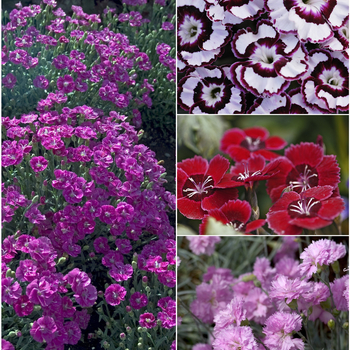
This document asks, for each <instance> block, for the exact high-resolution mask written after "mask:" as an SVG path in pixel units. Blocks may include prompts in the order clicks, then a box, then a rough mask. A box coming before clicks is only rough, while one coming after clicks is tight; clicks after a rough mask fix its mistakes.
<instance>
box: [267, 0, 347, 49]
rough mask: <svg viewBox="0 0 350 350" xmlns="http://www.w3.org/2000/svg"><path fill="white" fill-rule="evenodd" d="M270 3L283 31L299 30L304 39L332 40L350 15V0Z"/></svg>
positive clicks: (294, 0) (269, 7) (272, 0)
mask: <svg viewBox="0 0 350 350" xmlns="http://www.w3.org/2000/svg"><path fill="white" fill-rule="evenodd" d="M266 6H267V8H268V10H269V11H270V13H269V15H270V18H271V20H272V21H273V23H274V25H275V27H276V29H277V30H278V31H279V32H281V33H297V35H298V37H299V38H300V40H301V41H303V42H306V41H310V42H314V43H320V42H324V41H326V40H328V39H330V38H331V37H333V30H335V29H339V28H340V27H342V26H343V25H344V24H345V23H346V21H347V19H348V16H349V2H348V0H283V1H281V0H267V1H266Z"/></svg>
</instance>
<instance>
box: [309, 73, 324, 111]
mask: <svg viewBox="0 0 350 350" xmlns="http://www.w3.org/2000/svg"><path fill="white" fill-rule="evenodd" d="M315 88H316V87H315V82H314V81H313V80H308V81H307V82H306V83H305V84H304V85H303V96H304V98H305V101H306V103H308V104H309V105H312V106H315V107H317V108H321V110H326V111H327V110H328V107H327V105H326V103H325V102H324V101H323V100H321V99H319V98H318V97H317V96H316V94H315Z"/></svg>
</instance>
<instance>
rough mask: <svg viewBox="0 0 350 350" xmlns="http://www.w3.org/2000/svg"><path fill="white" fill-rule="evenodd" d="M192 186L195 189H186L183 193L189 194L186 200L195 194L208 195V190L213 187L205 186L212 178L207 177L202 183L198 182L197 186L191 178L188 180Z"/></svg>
mask: <svg viewBox="0 0 350 350" xmlns="http://www.w3.org/2000/svg"><path fill="white" fill-rule="evenodd" d="M188 179H189V180H190V181H191V182H192V183H193V185H194V187H195V188H186V189H185V190H183V192H191V193H189V194H188V195H187V197H188V198H191V197H193V196H194V195H196V194H200V195H201V194H202V193H205V194H208V189H209V188H213V187H214V186H213V185H209V186H206V185H207V184H208V183H209V182H210V181H212V177H211V176H208V177H207V178H206V179H205V181H204V182H203V183H201V182H199V183H198V184H197V183H196V182H195V181H194V180H193V179H192V177H189V178H188Z"/></svg>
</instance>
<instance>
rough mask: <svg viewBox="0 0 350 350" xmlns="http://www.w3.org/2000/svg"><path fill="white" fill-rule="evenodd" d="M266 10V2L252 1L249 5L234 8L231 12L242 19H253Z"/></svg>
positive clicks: (260, 0)
mask: <svg viewBox="0 0 350 350" xmlns="http://www.w3.org/2000/svg"><path fill="white" fill-rule="evenodd" d="M263 9H264V0H250V1H249V2H248V4H243V5H242V6H233V7H232V8H230V12H231V13H232V14H233V15H235V16H236V17H239V18H242V19H248V18H252V17H254V16H255V15H257V14H258V13H259V11H262V10H263Z"/></svg>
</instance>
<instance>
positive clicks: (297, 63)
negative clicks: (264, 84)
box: [278, 47, 309, 80]
mask: <svg viewBox="0 0 350 350" xmlns="http://www.w3.org/2000/svg"><path fill="white" fill-rule="evenodd" d="M305 61H306V57H305V53H304V52H303V50H302V49H301V47H299V49H298V50H297V51H296V52H295V53H294V54H293V56H292V60H291V61H289V62H287V64H286V65H285V66H283V67H282V68H281V69H280V70H279V72H278V74H280V75H282V76H283V77H284V78H285V79H288V80H294V79H297V78H302V77H303V76H305V74H306V73H307V70H308V67H309V66H308V65H307V63H306V62H305Z"/></svg>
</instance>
